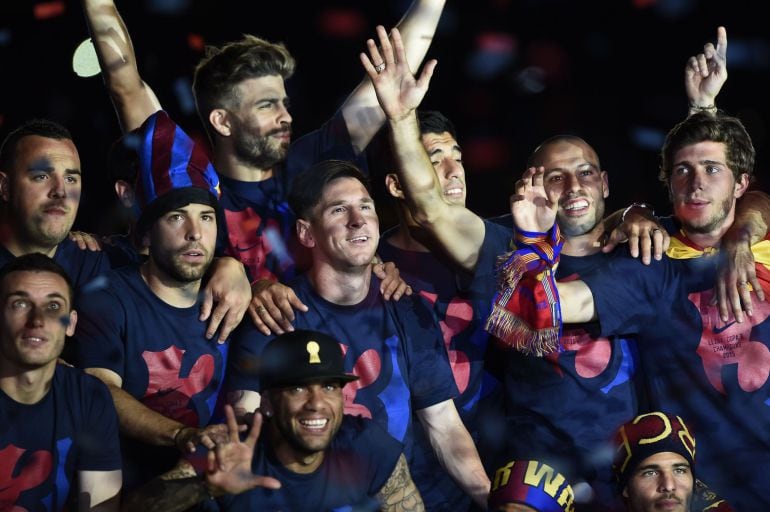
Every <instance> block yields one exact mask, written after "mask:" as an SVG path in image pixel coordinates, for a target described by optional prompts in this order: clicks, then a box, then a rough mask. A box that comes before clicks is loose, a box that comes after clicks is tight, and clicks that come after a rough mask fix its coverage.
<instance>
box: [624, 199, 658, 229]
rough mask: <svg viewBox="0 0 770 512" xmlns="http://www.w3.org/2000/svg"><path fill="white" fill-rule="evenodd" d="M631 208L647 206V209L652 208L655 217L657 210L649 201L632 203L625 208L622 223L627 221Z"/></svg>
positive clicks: (651, 211)
mask: <svg viewBox="0 0 770 512" xmlns="http://www.w3.org/2000/svg"><path fill="white" fill-rule="evenodd" d="M631 208H646V209H647V210H650V213H652V216H653V217H655V210H654V209H653V208H652V206H650V205H649V204H647V203H631V204H630V205H629V207H628V208H626V209H625V210H623V213H621V214H620V223H621V224H623V223H624V222H625V221H626V214H628V212H629V211H630V210H631Z"/></svg>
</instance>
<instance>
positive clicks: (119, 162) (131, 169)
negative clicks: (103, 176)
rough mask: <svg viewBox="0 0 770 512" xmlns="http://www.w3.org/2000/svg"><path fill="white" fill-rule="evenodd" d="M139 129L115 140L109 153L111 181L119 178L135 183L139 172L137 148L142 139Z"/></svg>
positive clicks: (108, 168)
mask: <svg viewBox="0 0 770 512" xmlns="http://www.w3.org/2000/svg"><path fill="white" fill-rule="evenodd" d="M138 131H139V130H138V129H137V130H135V131H133V132H129V133H127V134H125V135H123V136H121V137H120V138H119V139H118V140H116V141H115V142H113V144H112V146H110V150H109V152H108V153H107V174H108V175H109V177H110V183H115V182H117V181H118V180H122V181H125V182H128V183H130V184H131V185H134V182H135V181H136V177H137V175H138V174H139V154H138V153H137V148H138V147H139V144H140V142H141V140H140V139H139V137H140V134H139V133H138Z"/></svg>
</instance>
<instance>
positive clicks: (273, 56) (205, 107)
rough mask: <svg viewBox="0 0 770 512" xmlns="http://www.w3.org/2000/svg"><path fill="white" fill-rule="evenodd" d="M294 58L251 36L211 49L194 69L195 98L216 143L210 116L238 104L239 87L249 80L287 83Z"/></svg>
mask: <svg viewBox="0 0 770 512" xmlns="http://www.w3.org/2000/svg"><path fill="white" fill-rule="evenodd" d="M294 66H295V62H294V57H292V56H291V54H290V53H289V50H287V49H286V47H285V46H284V45H283V43H271V42H269V41H266V40H264V39H260V38H259V37H256V36H252V35H244V36H243V39H241V40H239V41H233V42H230V43H227V44H225V45H224V46H222V47H219V48H218V47H215V46H209V47H207V48H206V56H205V57H203V59H202V60H201V61H200V62H199V63H198V65H197V66H196V67H195V77H194V79H193V94H194V96H195V105H196V107H197V109H198V115H199V116H200V117H201V120H202V121H203V125H204V126H205V127H206V131H207V132H208V134H209V137H211V138H212V140H213V132H212V130H211V126H210V123H209V119H208V116H209V112H211V111H212V110H214V109H216V108H223V107H231V106H234V105H236V104H237V103H238V101H239V98H238V95H237V90H236V86H237V85H238V84H239V83H241V82H242V81H244V80H248V79H250V78H261V77H263V76H270V75H277V76H280V77H281V78H283V79H284V80H286V79H288V78H289V77H290V76H291V75H292V74H293V73H294Z"/></svg>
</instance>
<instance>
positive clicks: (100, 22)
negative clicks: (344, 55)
mask: <svg viewBox="0 0 770 512" xmlns="http://www.w3.org/2000/svg"><path fill="white" fill-rule="evenodd" d="M444 3H445V0H416V1H415V2H414V3H413V5H412V6H411V7H410V9H409V10H408V12H407V13H406V15H405V16H404V18H403V19H402V20H401V22H400V23H399V24H398V27H399V28H400V29H401V30H402V31H403V34H404V39H405V41H406V45H407V47H408V51H409V58H410V62H411V63H412V65H414V66H417V65H419V63H420V62H421V61H422V59H423V57H424V55H425V53H426V52H427V50H428V47H429V45H430V42H431V40H432V38H433V33H434V32H435V29H436V26H437V24H438V20H439V18H440V16H441V12H442V10H443V6H444ZM83 4H84V9H85V13H86V17H87V20H88V23H89V26H90V29H91V34H92V37H93V39H94V43H95V47H96V50H97V52H98V54H99V55H100V60H101V62H102V70H103V73H104V77H105V81H106V83H107V86H108V89H109V92H110V95H111V96H112V99H113V102H114V104H115V105H116V110H117V112H118V117H119V119H120V122H121V125H122V128H123V130H124V132H128V131H131V130H132V129H135V128H136V127H138V126H139V125H141V124H142V123H143V122H144V120H145V119H147V117H149V116H150V115H151V114H153V113H154V112H156V111H157V110H159V109H160V108H161V106H160V104H159V102H158V100H157V98H156V97H155V95H154V94H153V92H152V90H151V89H150V87H149V86H148V85H147V84H145V83H144V82H143V81H142V79H141V77H140V75H139V71H138V68H137V62H136V58H135V55H134V53H133V48H132V47H131V42H130V38H129V35H128V32H127V30H126V28H125V25H124V24H123V22H122V20H121V19H120V15H119V14H118V12H117V9H116V7H115V5H114V2H113V0H84V2H83ZM378 35H379V37H386V34H385V30H384V29H383V28H382V27H379V28H378ZM369 44H372V45H373V44H374V43H373V42H372V41H371V40H370V42H369ZM383 67H384V64H383ZM294 68H295V61H294V58H293V57H292V56H291V55H290V54H289V51H288V50H287V49H286V47H285V46H284V45H283V44H275V43H271V42H269V41H266V40H264V39H260V38H258V37H255V36H252V35H247V36H244V37H243V38H242V39H240V40H238V41H233V42H230V43H227V44H225V45H222V46H221V47H218V48H216V47H210V48H209V49H208V51H207V54H206V56H205V57H204V58H203V59H202V60H201V62H200V63H199V64H198V66H197V67H196V70H195V78H194V84H193V92H194V95H195V100H196V106H197V109H198V113H199V115H200V117H201V120H202V121H203V124H204V127H205V130H206V132H207V134H208V136H209V138H210V140H211V143H212V147H213V162H214V166H215V168H216V171H217V173H218V174H219V175H220V178H221V179H222V197H221V204H222V208H223V209H224V211H225V215H226V218H227V231H223V232H221V233H220V234H219V243H218V246H219V247H220V249H223V250H224V251H225V253H226V254H228V255H231V256H233V257H235V258H237V259H239V260H240V261H242V262H243V263H244V265H245V266H246V267H247V268H248V270H249V271H250V274H251V277H252V279H254V280H258V279H269V280H273V281H275V280H280V281H286V280H287V279H289V278H291V277H292V276H293V275H294V269H295V266H297V267H301V266H302V264H303V262H302V261H295V259H296V258H299V257H302V252H301V246H300V245H299V244H297V243H296V239H295V237H294V220H295V219H294V217H293V215H292V214H291V211H290V210H289V208H288V204H287V197H288V193H289V187H290V184H291V181H292V180H293V179H294V177H295V176H296V175H297V174H298V173H299V172H301V171H303V170H304V169H307V168H308V167H310V166H311V165H312V164H313V163H315V162H319V161H321V160H325V159H330V158H335V159H342V160H349V161H357V162H358V163H365V159H364V158H363V155H362V152H363V151H364V149H365V148H366V146H367V145H368V144H369V142H370V141H371V139H372V137H374V135H375V134H376V133H377V131H378V130H379V128H380V127H381V126H382V124H383V122H384V121H385V116H384V114H383V113H382V111H381V110H380V109H379V106H378V104H377V100H376V98H375V95H374V90H373V89H372V86H371V84H370V83H369V80H368V78H366V77H365V78H364V79H363V81H362V82H361V83H359V84H358V85H357V86H356V87H355V88H354V89H353V91H352V92H351V94H350V95H349V96H348V97H347V99H346V100H345V101H344V103H343V104H342V105H341V106H340V109H339V110H338V111H337V113H335V115H334V116H333V117H332V118H331V119H330V120H329V121H327V122H326V123H325V124H324V125H323V126H321V127H320V128H319V129H317V130H315V131H313V132H311V133H309V134H307V135H305V136H304V137H302V138H300V139H299V140H297V141H295V142H294V143H292V144H290V142H291V125H292V116H291V115H290V114H289V112H288V107H289V98H288V96H287V94H286V90H285V86H284V81H285V80H288V79H289V78H290V77H291V76H292V74H293V73H294ZM305 257H307V256H306V255H305ZM295 263H296V265H295ZM306 263H307V262H305V264H306ZM260 289H261V288H260ZM283 292H285V293H288V291H287V290H283ZM285 293H284V294H285ZM251 313H252V316H253V317H255V321H258V322H259V318H258V317H259V315H263V316H264V315H265V314H266V312H265V308H264V306H261V304H255V306H254V308H253V309H252V312H251Z"/></svg>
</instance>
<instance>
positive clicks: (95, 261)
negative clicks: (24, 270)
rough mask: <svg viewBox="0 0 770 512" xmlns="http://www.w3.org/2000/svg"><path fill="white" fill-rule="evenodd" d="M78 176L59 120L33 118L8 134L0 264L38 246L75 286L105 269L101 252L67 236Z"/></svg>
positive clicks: (1, 172)
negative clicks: (56, 121)
mask: <svg viewBox="0 0 770 512" xmlns="http://www.w3.org/2000/svg"><path fill="white" fill-rule="evenodd" d="M81 181H82V176H81V172H80V157H79V155H78V151H77V148H76V147H75V144H74V143H73V141H72V136H71V135H70V133H69V131H68V130H67V129H66V128H64V127H63V126H61V125H59V124H58V123H55V122H53V121H47V120H40V119H35V120H31V121H28V122H26V123H24V124H23V125H21V126H20V127H18V128H17V129H15V130H14V131H12V132H11V133H10V134H8V136H7V137H6V138H5V140H4V141H3V144H2V148H0V197H2V203H3V204H2V207H3V209H2V228H1V229H0V266H2V265H5V264H6V263H8V262H9V261H11V260H12V259H13V258H15V257H17V256H22V255H24V254H30V253H33V252H40V253H43V254H45V255H47V256H50V257H51V258H53V259H54V260H55V261H56V262H57V263H58V264H60V265H61V266H62V267H64V269H65V270H66V271H67V274H68V275H69V276H70V278H71V279H72V281H73V282H74V284H75V288H76V289H77V288H79V287H80V286H81V285H83V284H84V283H86V282H87V281H88V280H90V279H91V278H93V277H95V276H96V275H98V274H100V273H102V272H105V271H107V270H109V263H108V260H107V257H106V256H105V255H104V254H102V253H98V252H91V251H87V250H81V249H79V248H78V246H77V244H75V243H74V242H72V241H71V240H69V239H68V238H67V234H68V233H69V231H70V229H71V228H72V224H73V222H75V215H76V214H77V211H78V205H79V204H80V193H81Z"/></svg>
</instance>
